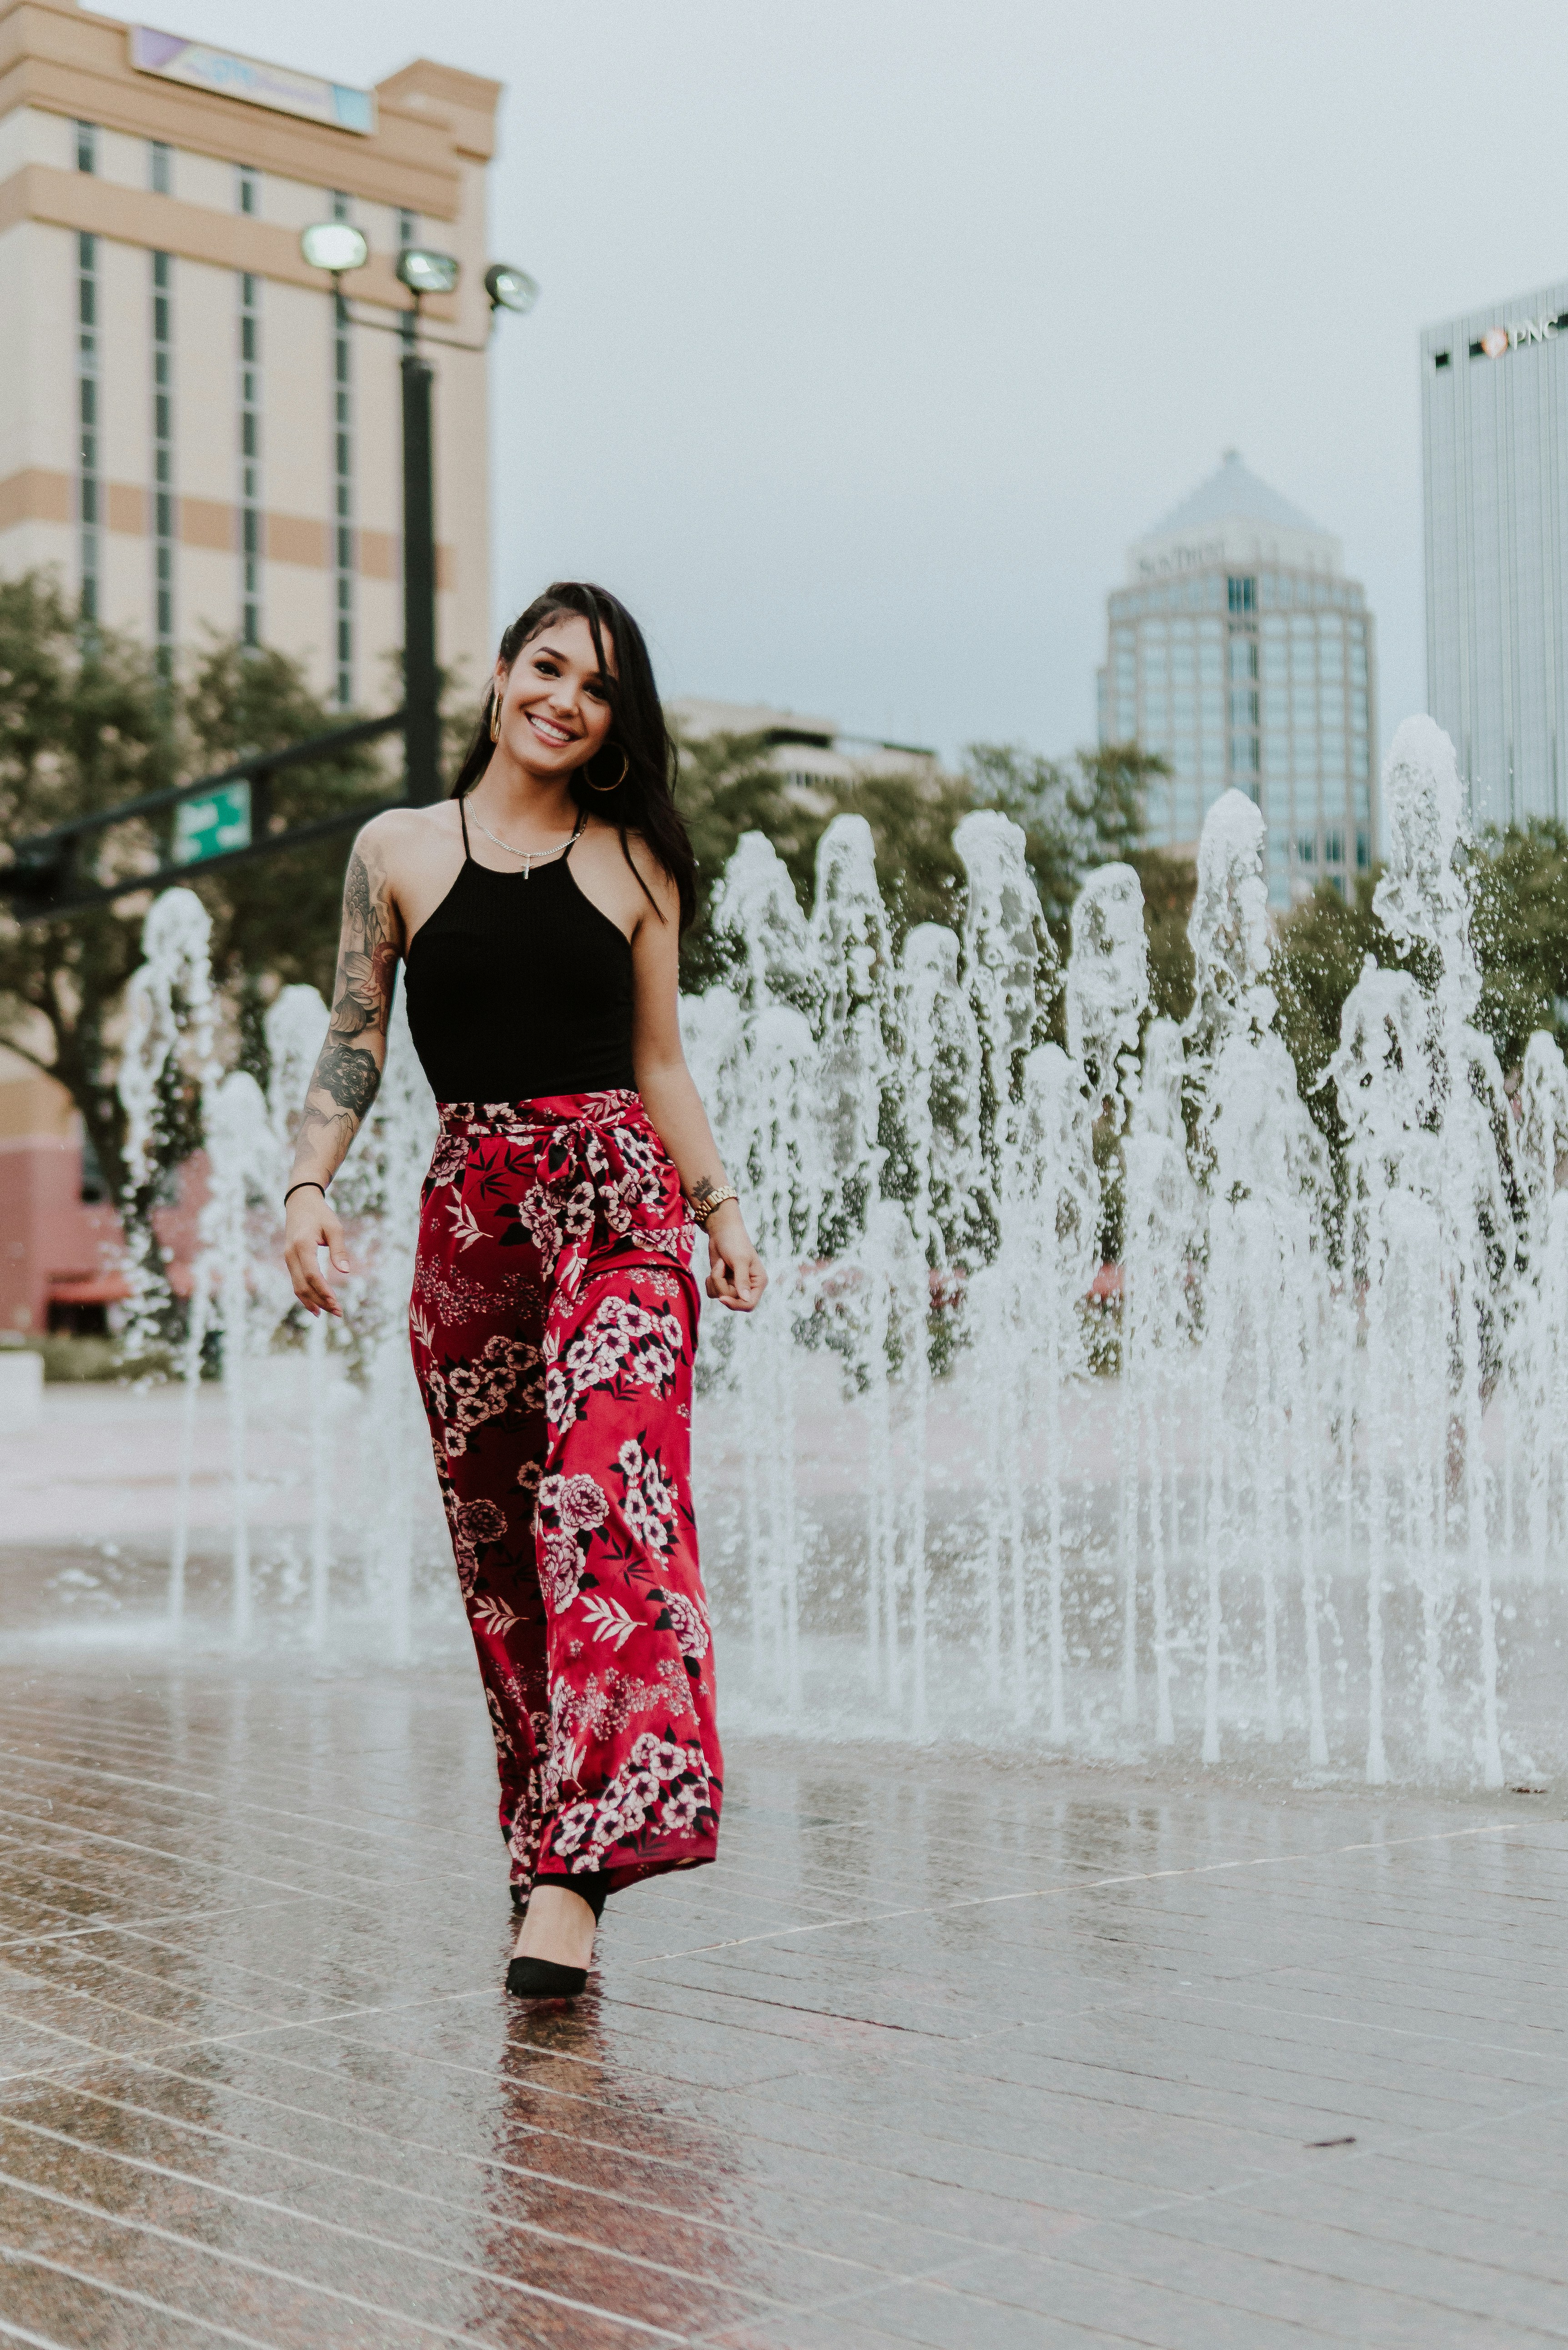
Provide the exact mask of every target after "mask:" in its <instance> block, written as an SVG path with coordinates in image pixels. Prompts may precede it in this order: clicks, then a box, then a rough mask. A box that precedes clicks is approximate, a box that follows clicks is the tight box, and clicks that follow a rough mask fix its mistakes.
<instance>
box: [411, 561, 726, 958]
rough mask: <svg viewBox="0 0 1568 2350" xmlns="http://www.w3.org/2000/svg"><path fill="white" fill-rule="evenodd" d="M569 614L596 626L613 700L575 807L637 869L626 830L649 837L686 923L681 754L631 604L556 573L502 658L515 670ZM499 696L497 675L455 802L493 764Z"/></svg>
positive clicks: (690, 910) (580, 777)
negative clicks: (614, 840)
mask: <svg viewBox="0 0 1568 2350" xmlns="http://www.w3.org/2000/svg"><path fill="white" fill-rule="evenodd" d="M566 614H569V615H571V616H573V617H574V618H576V619H579V620H586V621H587V624H588V627H589V629H591V630H592V632H593V639H594V653H595V656H596V658H597V661H598V665H599V675H600V676H601V677H602V678H603V680H604V685H605V692H606V695H607V699H608V702H609V706H610V731H609V733H608V734H607V737H606V738H605V742H604V744H603V747H602V748H601V749H600V750H599V751H598V752H597V754H596V755H595V757H594V758H592V759H590V760H588V761H587V762H586V763H585V764H584V765H582V766H580V767H576V768H574V770H573V772H572V777H571V793H572V797H573V799H574V800H575V801H576V805H577V806H578V807H580V808H587V809H589V810H591V812H592V813H593V814H594V815H595V816H603V817H604V818H605V819H606V821H607V823H610V824H613V825H614V826H615V827H616V829H617V830H618V833H619V834H620V846H621V854H622V855H623V856H624V858H626V861H627V863H628V865H629V866H631V869H632V871H633V872H634V873H637V867H636V864H635V863H634V862H633V859H632V854H631V850H630V848H629V847H628V843H627V835H628V833H632V832H635V833H637V834H639V836H640V837H641V838H642V839H643V840H645V841H646V842H647V843H648V846H649V848H650V849H651V850H652V852H653V854H654V856H655V857H656V858H658V860H659V864H660V865H661V866H662V867H663V868H664V870H665V872H666V873H668V874H669V876H670V879H671V880H672V881H673V882H674V884H675V888H676V890H677V893H678V894H679V896H680V927H681V929H682V930H684V929H685V928H686V926H687V924H688V923H689V922H690V921H691V919H692V916H693V915H694V914H695V913H696V911H697V862H696V859H695V858H694V857H693V856H692V854H691V841H690V840H689V839H688V838H687V837H686V827H685V825H684V824H683V823H682V821H681V818H680V811H679V809H678V808H677V807H676V805H675V773H676V760H677V753H676V748H675V743H674V742H673V740H672V739H671V736H670V729H669V727H668V726H667V725H666V724H665V723H664V710H663V706H662V704H661V703H660V702H659V690H658V688H657V687H656V686H655V684H654V682H653V663H652V662H651V661H650V660H649V657H648V646H647V643H646V641H645V640H644V638H643V633H642V630H641V629H639V627H638V625H637V622H636V621H635V620H634V619H632V617H631V614H630V613H629V612H628V610H627V608H626V606H625V605H624V604H623V603H622V602H621V600H620V598H619V597H618V596H612V595H610V594H609V592H608V590H607V588H604V587H590V586H589V585H588V583H587V580H586V579H557V580H556V581H554V582H553V584H552V585H551V586H550V587H546V588H545V592H544V594H543V595H542V596H535V598H534V601H533V602H532V603H531V604H530V605H529V607H528V608H527V610H526V611H525V612H520V613H519V614H518V616H517V618H516V619H514V621H513V623H512V626H511V627H510V628H509V629H507V630H506V633H505V634H504V637H503V638H502V639H501V659H502V660H504V662H505V664H506V666H507V669H508V670H510V669H511V667H512V664H513V662H514V660H516V658H517V656H518V654H519V653H520V652H521V651H522V650H523V648H524V645H527V644H531V643H532V642H533V640H534V639H535V637H536V636H538V635H540V634H541V633H542V631H543V630H544V629H547V628H548V627H549V625H550V623H551V621H552V620H556V619H561V618H562V616H563V615H566ZM606 637H608V639H609V640H610V642H611V644H613V645H614V647H615V658H616V669H615V673H614V675H612V674H611V672H610V667H609V663H608V662H607V660H606V659H605V639H606ZM494 702H495V681H494V679H493V678H492V679H491V681H490V686H489V689H488V691H486V693H485V697H484V707H483V710H482V711H481V712H480V713H479V723H478V725H477V726H476V727H475V728H474V731H473V740H472V743H470V744H469V746H468V753H467V756H466V757H465V758H464V760H463V763H462V766H461V767H460V768H459V769H458V771H457V781H456V783H455V784H453V785H452V797H453V799H454V800H460V799H462V797H463V796H464V795H465V794H466V793H468V792H471V791H472V789H473V786H474V785H475V784H476V783H478V781H479V779H480V777H481V775H483V773H484V771H485V769H486V768H487V767H488V766H489V764H490V761H491V756H492V754H493V751H494V748H495V746H494V744H493V743H492V741H491V739H490V716H491V712H492V710H493V706H494ZM623 760H624V764H625V773H624V775H622V773H621V770H622V763H623ZM600 770H602V773H601V772H599V771H600ZM618 775H619V776H620V777H621V780H620V781H619V782H618V783H616V784H614V787H613V788H612V789H605V790H601V789H599V788H597V787H598V786H599V785H610V784H611V782H612V779H613V778H614V777H616V776H618ZM637 879H638V882H639V886H640V888H641V889H642V893H643V895H644V897H645V898H646V899H648V901H649V905H650V906H652V907H653V910H654V911H655V913H658V911H659V907H658V903H657V901H656V899H654V895H653V892H652V890H651V889H649V886H648V884H647V882H646V881H644V880H643V878H642V876H641V874H640V873H637Z"/></svg>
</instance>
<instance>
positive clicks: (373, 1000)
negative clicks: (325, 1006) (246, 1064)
mask: <svg viewBox="0 0 1568 2350" xmlns="http://www.w3.org/2000/svg"><path fill="white" fill-rule="evenodd" d="M399 934H400V924H399V922H398V919H397V914H396V911H395V909H394V907H393V904H392V898H391V891H390V889H389V886H388V882H387V876H386V872H385V869H384V868H383V867H382V864H381V861H380V858H379V853H378V851H377V847H376V846H375V844H374V843H373V842H372V841H370V840H369V839H368V838H367V839H362V840H360V841H359V842H358V845H357V846H356V847H355V850H354V854H353V856H352V857H351V858H349V860H348V877H347V879H346V880H345V882H344V885H343V933H342V939H341V942H340V944H339V946H338V951H337V983H336V985H335V987H334V990H333V1000H332V1014H331V1018H330V1020H329V1022H328V1024H327V1042H326V1044H325V1045H323V1046H322V1048H321V1055H320V1058H319V1059H318V1060H317V1064H316V1068H315V1071H314V1073H313V1075H312V1076H311V1080H310V1086H309V1089H308V1091H307V1092H306V1097H305V1116H304V1118H302V1119H301V1121H300V1128H299V1142H298V1147H297V1149H296V1153H295V1162H294V1171H295V1174H296V1176H305V1175H308V1176H310V1177H311V1178H313V1179H315V1180H326V1179H327V1177H329V1176H330V1175H332V1174H333V1173H335V1172H336V1170H337V1168H338V1167H339V1166H340V1165H341V1163H342V1160H343V1157H344V1154H345V1152H346V1151H347V1150H348V1146H349V1144H350V1143H351V1142H352V1141H353V1139H354V1137H355V1135H356V1134H357V1133H358V1128H359V1122H360V1120H361V1118H363V1117H364V1116H365V1113H366V1111H367V1110H368V1109H369V1107H370V1105H371V1103H372V1102H373V1101H374V1100H375V1098H376V1089H377V1087H379V1084H380V1082H381V1066H382V1064H383V1062H384V1061H385V1059H386V1057H387V1020H388V1016H389V1013H390V1010H391V1003H392V981H393V977H394V974H395V972H396V970H397V963H398V952H399Z"/></svg>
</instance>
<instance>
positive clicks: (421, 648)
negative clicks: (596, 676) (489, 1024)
mask: <svg viewBox="0 0 1568 2350" xmlns="http://www.w3.org/2000/svg"><path fill="white" fill-rule="evenodd" d="M299 244H300V251H301V253H302V254H303V255H304V256H305V259H306V261H307V262H308V263H309V264H310V265H311V267H312V268H314V269H325V270H326V271H327V272H328V273H329V275H330V276H331V278H332V284H333V291H334V294H335V296H337V298H338V299H339V300H341V298H342V281H343V278H344V276H345V274H346V273H347V272H348V271H349V270H354V269H362V268H363V267H364V265H365V264H366V262H367V261H368V260H369V255H370V248H369V244H367V242H366V240H365V237H364V236H363V234H361V232H360V231H359V230H358V229H357V228H352V227H350V226H349V224H348V223H347V222H346V221H323V222H320V223H319V224H317V225H316V226H315V227H313V228H307V229H306V231H305V232H304V234H302V236H301V237H300V240H299ZM398 276H399V278H400V281H401V283H402V284H403V285H404V286H407V287H408V289H409V292H410V294H411V295H412V296H413V309H412V312H411V313H410V317H408V318H407V319H405V321H404V322H403V325H402V326H401V327H388V328H383V329H382V330H383V331H384V332H386V333H389V334H400V335H402V338H403V340H404V343H405V346H406V348H405V349H404V351H403V357H402V379H403V795H404V797H405V799H406V800H407V801H408V802H409V804H410V806H414V807H424V806H428V805H429V804H430V802H431V800H434V799H436V798H438V797H439V796H440V794H441V719H440V682H441V681H440V679H439V677H438V675H437V671H436V607H435V598H436V545H435V463H434V445H433V444H434V433H433V430H432V417H431V390H432V387H433V384H434V380H435V370H434V369H433V368H432V367H431V363H430V361H429V360H428V359H425V358H424V357H422V355H421V351H420V346H419V338H420V323H421V318H420V310H421V302H422V300H423V297H424V296H425V295H427V294H452V293H455V292H456V290H457V282H458V276H459V265H458V264H457V262H456V261H455V260H454V259H453V257H452V255H451V254H448V253H435V252H432V251H431V249H430V248H429V247H428V246H424V245H409V246H406V247H405V248H404V249H403V251H402V252H401V253H400V254H399V255H398ZM484 290H485V292H486V294H487V295H488V296H489V297H490V315H491V319H492V322H493V320H494V317H495V313H496V312H497V311H498V310H513V311H517V312H520V313H521V312H524V311H527V310H531V309H532V308H533V307H534V304H535V301H536V300H537V298H538V293H539V289H538V287H537V286H535V283H534V280H533V279H532V278H531V277H530V276H528V275H527V274H526V272H525V271H524V270H521V269H514V268H513V267H512V266H511V265H509V264H507V263H505V262H499V261H498V262H493V263H492V265H491V266H490V267H489V268H488V269H487V270H486V271H485V273H484ZM355 323H356V324H357V325H359V326H367V327H378V328H379V327H380V326H381V321H380V320H379V319H376V318H360V319H358V320H356V321H355ZM405 328H411V331H410V332H405ZM431 339H432V340H434V341H437V342H441V343H444V344H446V345H447V346H448V347H449V348H452V349H454V350H470V351H483V349H485V348H486V347H487V346H486V344H485V343H463V342H459V341H457V340H456V339H455V338H453V337H452V336H450V335H441V336H435V337H432V338H431Z"/></svg>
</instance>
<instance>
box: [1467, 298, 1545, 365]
mask: <svg viewBox="0 0 1568 2350" xmlns="http://www.w3.org/2000/svg"><path fill="white" fill-rule="evenodd" d="M1565 331H1568V310H1560V311H1559V312H1558V313H1557V315H1556V317H1552V318H1521V319H1520V320H1519V322H1518V323H1517V325H1515V326H1512V327H1489V328H1487V330H1486V332H1485V334H1484V335H1481V336H1480V337H1478V338H1477V340H1476V341H1475V342H1473V343H1472V344H1471V345H1470V357H1471V359H1501V357H1502V355H1503V353H1504V352H1505V351H1516V350H1518V349H1519V348H1520V346H1521V344H1524V343H1549V342H1554V341H1555V340H1556V338H1557V337H1558V336H1559V335H1560V334H1563V333H1564V332H1565Z"/></svg>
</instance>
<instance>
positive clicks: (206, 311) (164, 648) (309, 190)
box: [0, 0, 499, 709]
mask: <svg viewBox="0 0 1568 2350" xmlns="http://www.w3.org/2000/svg"><path fill="white" fill-rule="evenodd" d="M0 75H3V79H0V311H3V314H4V316H5V325H6V332H5V338H4V342H3V345H0V572H4V573H5V574H7V575H11V576H15V575H16V573H18V572H20V571H23V570H26V569H29V568H31V567H34V566H38V567H52V568H53V569H54V570H55V571H56V572H57V575H58V577H60V579H61V580H62V582H63V583H64V585H65V586H66V587H67V590H68V591H69V593H70V594H71V595H72V596H73V598H75V597H78V596H79V598H80V599H81V603H82V607H83V609H84V612H85V614H86V616H87V618H88V619H89V620H91V619H99V620H101V621H103V622H105V623H109V624H113V625H115V626H118V627H124V628H128V629H133V630H134V631H136V632H137V633H138V634H139V635H140V636H141V637H142V638H143V639H144V640H145V641H146V642H148V643H149V644H151V645H153V646H155V647H157V648H158V649H159V650H160V652H161V654H162V655H163V656H164V657H165V658H166V659H172V657H173V653H174V650H175V648H176V647H177V646H179V645H190V644H193V643H199V642H200V641H201V638H202V628H203V626H204V625H205V626H208V627H211V628H213V629H216V630H218V631H219V632H220V633H223V634H230V633H234V634H237V635H240V636H242V637H243V638H244V639H249V640H251V641H263V640H265V642H267V643H269V644H273V645H277V646H280V647H281V648H282V649H283V650H285V651H286V652H290V653H294V654H296V655H297V656H299V658H301V659H302V660H304V661H305V662H306V664H307V666H308V669H309V671H310V672H311V676H312V679H313V681H314V682H315V684H316V685H317V688H318V689H320V690H321V691H325V692H327V694H329V695H330V696H332V698H334V699H335V700H337V701H338V702H343V703H348V702H357V703H358V704H359V705H360V706H361V707H366V708H371V709H375V708H382V709H384V708H387V707H388V706H389V705H390V704H391V703H392V702H395V700H396V698H397V693H398V686H397V681H396V676H395V673H392V672H391V671H389V665H388V662H387V659H386V657H387V656H388V655H389V654H392V653H395V652H396V651H397V650H398V648H399V647H400V644H401V642H402V599H401V551H400V549H401V530H402V515H401V506H402V459H401V428H400V378H399V367H398V361H399V357H400V350H401V348H402V346H401V344H400V340H399V333H398V330H399V329H400V328H401V327H402V326H403V325H404V324H405V323H406V322H407V321H408V318H409V312H410V300H411V297H410V296H409V295H408V294H407V293H406V292H405V290H404V288H403V287H402V286H401V285H400V283H399V282H398V280H397V277H396V276H395V267H396V262H397V256H398V253H399V251H400V248H401V247H402V246H404V245H406V244H425V245H433V246H435V247H437V248H439V249H441V250H442V251H444V252H448V253H451V254H452V255H455V256H456V258H457V259H458V261H459V262H460V263H461V265H462V280H461V282H460V285H459V287H458V290H457V293H456V295H455V296H451V297H444V298H443V297H430V298H427V300H426V302H425V304H424V309H425V314H426V318H427V321H428V324H429V326H430V328H431V335H432V342H431V348H430V356H431V359H432V360H433V361H434V363H435V366H436V369H437V382H436V387H435V414H436V434H437V439H436V452H435V472H436V508H437V511H436V535H437V539H438V543H439V552H438V575H439V579H440V591H439V594H438V598H437V601H438V614H437V628H438V633H439V642H440V657H441V660H442V661H443V662H447V663H452V664H458V663H462V662H466V663H467V665H468V667H469V669H470V671H471V673H472V680H473V681H475V683H476V684H477V681H478V680H479V679H481V678H482V677H483V674H484V672H485V671H486V669H487V668H488V666H489V661H490V657H491V653H492V650H493V646H492V641H491V634H490V578H489V569H490V562H489V481H488V468H487V447H488V435H487V430H486V390H485V363H484V359H483V345H484V341H485V337H486V332H487V328H488V321H489V306H488V302H487V299H486V296H485V293H484V286H483V277H484V271H485V266H486V263H487V260H488V259H489V258H490V256H489V255H487V253H486V251H485V245H484V234H485V201H484V198H485V187H484V180H485V166H486V162H487V160H488V158H489V156H490V153H491V151H492V147H493V130H494V111H495V102H496V99H497V97H498V95H499V85H498V84H496V83H495V82H492V81H485V80H482V79H480V78H478V77H477V76H475V75H473V74H469V73H462V72H459V71H457V70H456V69H454V68H452V67H450V66H442V65H436V64H432V63H431V62H429V61H428V60H421V62H419V63H417V64H415V65H411V66H409V67H406V68H404V69H403V71H402V72H400V73H397V74H393V75H392V76H391V77H390V78H389V79H388V80H386V81H383V82H381V83H379V85H378V86H377V88H374V89H369V90H361V89H350V88H344V87H343V86H342V85H340V84H335V83H333V82H331V81H329V80H327V79H325V78H322V77H321V76H319V75H317V74H314V73H312V72H310V71H309V70H308V69H307V68H294V67H284V66H270V65H263V64H260V63H258V62H257V61H256V60H255V59H254V58H250V57H240V56H236V55H234V54H232V53H230V52H228V51H225V50H222V49H216V48H213V47H209V46H208V45H207V44H205V43H202V42H199V41H191V40H184V39H182V38H180V37H178V36H174V35H171V34H168V33H158V32H153V31H151V30H150V29H149V28H148V27H147V26H138V25H126V24H124V23H122V22H120V21H119V20H117V19H111V18H109V17H107V16H93V15H91V14H89V13H88V11H87V10H85V9H82V8H78V6H76V5H75V0H0ZM334 219H336V220H346V221H348V222H350V223H351V224H353V225H354V226H356V227H358V228H359V229H360V230H362V231H363V233H364V234H365V236H366V237H367V238H368V239H369V247H370V259H369V265H368V266H367V267H365V268H363V269H360V270H358V271H356V272H355V273H354V274H353V275H352V276H347V277H345V278H344V279H343V280H342V292H341V297H339V296H337V294H336V293H335V290H334V286H333V282H332V280H331V279H330V278H329V277H328V276H326V275H325V274H324V273H323V272H322V271H320V270H317V269H311V268H309V267H307V266H306V263H305V261H304V260H303V259H302V257H301V255H300V249H299V234H300V231H301V230H302V229H303V228H305V227H306V226H307V225H308V224H312V223H314V222H318V221H331V220H334ZM361 319H363V320H366V321H368V322H370V323H367V324H363V325H362V324H360V323H358V321H360V320H361ZM378 324H379V326H380V327H381V328H390V329H392V330H393V331H391V332H378V331H376V326H377V325H378ZM434 337H441V338H444V344H443V345H442V346H437V345H436V344H435V342H434V341H433V338H434ZM456 343H466V344H469V345H472V346H475V347H476V348H472V349H458V348H452V345H453V344H456Z"/></svg>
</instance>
